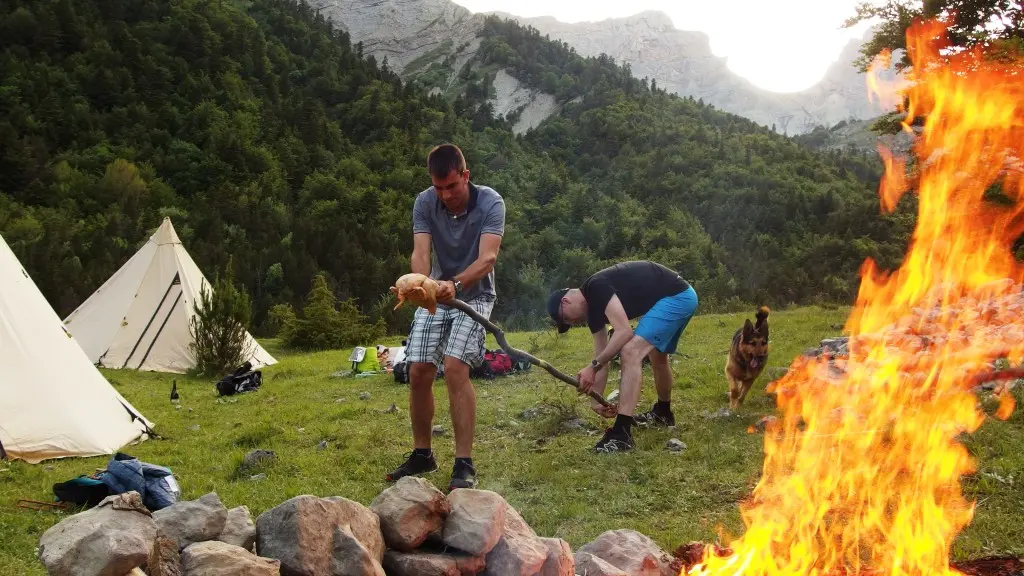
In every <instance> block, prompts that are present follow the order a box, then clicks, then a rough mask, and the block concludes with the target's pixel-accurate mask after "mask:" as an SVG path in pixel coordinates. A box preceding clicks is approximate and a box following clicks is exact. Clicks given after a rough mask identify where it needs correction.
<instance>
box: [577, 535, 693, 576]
mask: <svg viewBox="0 0 1024 576" xmlns="http://www.w3.org/2000/svg"><path fill="white" fill-rule="evenodd" d="M580 552H587V553H590V554H593V555H594V556H597V557H598V558H600V559H602V560H604V561H605V562H607V563H609V564H611V565H612V566H614V567H616V568H618V569H619V570H622V571H623V572H625V573H626V574H628V575H629V576H677V573H676V572H675V571H673V569H672V556H670V555H669V554H667V553H666V552H665V551H664V550H662V549H661V548H660V547H659V546H658V545H657V544H655V543H654V540H651V539H650V538H649V537H647V536H645V535H643V534H641V533H639V532H636V531H635V530H608V531H607V532H604V533H603V534H601V535H600V536H598V537H597V539H595V540H594V541H593V542H590V543H589V544H586V545H585V546H583V547H582V548H580V549H579V550H578V551H577V555H576V560H577V561H579V553H580ZM578 570H579V568H578V567H577V571H578Z"/></svg>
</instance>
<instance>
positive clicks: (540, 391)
mask: <svg viewBox="0 0 1024 576" xmlns="http://www.w3.org/2000/svg"><path fill="white" fill-rule="evenodd" d="M752 313H753V310H751V312H750V313H748V314H723V315H704V316H699V317H697V318H694V320H693V321H692V322H691V323H690V326H689V328H688V329H687V331H686V333H685V334H684V335H683V338H682V340H681V343H680V350H679V354H677V355H676V356H674V358H673V360H672V362H673V371H674V374H675V388H674V395H673V404H674V410H675V413H676V423H677V428H676V429H675V430H671V431H668V430H643V431H641V432H639V433H638V435H637V442H638V450H636V451H635V452H634V453H631V454H613V455H596V454H593V453H591V452H589V449H590V448H591V447H592V445H593V444H594V443H595V442H596V441H597V440H598V439H599V437H600V433H601V432H602V431H603V427H604V426H605V425H607V423H608V421H602V419H601V418H599V417H598V416H597V415H595V414H594V413H593V412H591V411H590V409H589V407H588V401H587V400H586V399H585V398H581V397H579V396H577V395H576V393H575V391H574V390H572V389H571V388H570V387H568V386H566V385H565V384H562V383H560V382H558V381H556V380H555V379H554V378H552V377H550V376H549V375H548V374H547V373H546V372H544V371H543V370H539V369H536V368H535V369H533V370H532V371H531V372H529V373H527V374H525V375H520V376H514V377H506V378H498V379H495V380H481V381H477V382H476V389H477V398H478V403H479V405H478V418H477V435H476V446H475V453H474V460H475V462H476V464H477V469H478V473H479V480H480V486H479V487H480V488H484V489H488V490H494V491H496V492H498V493H500V494H501V495H502V496H504V497H505V498H506V499H507V500H508V501H509V502H510V503H511V504H512V505H513V506H515V507H516V508H517V509H518V510H519V511H520V512H521V513H522V515H523V517H524V518H525V519H526V520H527V522H529V523H530V524H531V525H532V526H533V527H534V528H535V529H536V530H537V532H538V533H540V534H541V535H543V536H556V537H560V538H564V539H565V540H567V541H568V542H569V543H570V544H571V545H572V546H573V549H576V548H577V547H579V546H581V545H583V544H585V543H586V542H588V541H590V540H592V539H593V538H595V537H596V536H597V535H599V534H600V533H601V532H603V531H605V530H608V529H614V528H631V529H635V530H638V531H640V532H643V533H644V534H647V535H649V536H651V537H652V538H654V539H655V541H657V542H658V543H659V544H660V545H661V546H662V547H663V548H665V549H666V550H668V551H671V550H673V549H674V548H675V547H676V546H677V545H679V544H680V543H683V542H688V541H690V540H704V541H713V540H715V538H716V532H717V528H718V527H719V526H721V527H722V528H724V529H725V531H726V532H728V533H730V534H739V533H742V530H743V526H742V523H741V521H740V516H739V509H738V504H739V502H740V501H741V500H742V499H743V498H745V497H746V496H747V495H749V494H750V491H751V489H752V488H753V486H754V485H755V484H756V482H757V479H758V476H759V473H760V467H761V463H762V458H763V453H762V437H761V436H760V435H759V434H748V433H747V431H746V430H747V427H748V426H749V425H751V424H754V423H756V422H757V421H758V420H759V419H760V418H761V417H762V416H764V415H766V414H771V413H772V412H773V410H774V402H773V400H772V398H771V397H770V396H767V395H765V394H764V386H765V384H766V383H767V381H768V377H767V375H762V377H761V380H759V381H758V383H756V384H755V387H754V389H753V390H752V391H751V393H750V395H749V396H748V398H747V403H746V405H745V406H744V407H743V408H741V409H740V410H739V411H738V413H736V414H733V415H731V416H725V417H722V416H717V417H716V416H714V413H716V412H717V411H719V410H720V409H721V408H722V407H725V406H727V397H726V389H727V388H726V383H725V379H724V376H723V374H722V369H723V365H724V361H725V355H726V350H727V346H728V342H729V339H730V338H731V336H732V333H733V331H734V330H735V329H736V328H737V327H738V326H740V325H741V324H742V322H743V319H744V318H745V317H748V316H752ZM846 313H847V310H845V309H838V310H830V309H822V308H800V309H796V310H792V311H779V312H775V313H773V314H772V316H771V319H770V323H771V330H772V341H773V349H772V355H771V357H770V359H769V368H768V371H770V370H771V369H772V368H776V367H786V366H787V365H788V364H789V363H790V361H791V359H792V358H793V357H794V356H796V355H798V354H799V353H800V352H802V351H803V350H805V349H806V348H808V347H811V346H814V345H816V344H817V343H818V341H819V340H820V339H822V338H825V337H829V336H833V335H837V334H839V332H840V329H839V328H840V326H841V324H842V323H843V321H844V319H845V314H846ZM509 340H510V342H511V343H512V345H513V346H517V347H520V348H523V349H525V350H529V351H531V352H533V353H534V354H536V355H537V356H540V357H541V358H544V359H545V360H548V361H549V362H551V363H552V364H554V365H555V366H557V367H559V368H561V369H562V370H563V371H565V372H567V373H572V374H575V373H576V371H577V370H578V369H579V368H581V367H582V366H584V365H585V364H586V362H588V361H589V359H590V357H591V344H590V341H589V336H588V335H587V334H586V330H581V329H577V330H573V331H571V332H569V333H568V334H567V335H564V336H562V337H556V335H555V334H554V332H553V331H548V332H543V333H519V334H512V335H510V336H509ZM392 341H394V339H393V340H392ZM381 343H384V342H381ZM275 344H276V343H275V342H272V341H271V342H267V343H266V344H265V345H266V346H267V347H268V348H269V349H270V350H271V353H273V354H275V355H276V357H277V358H278V360H279V361H280V362H279V364H277V365H275V366H271V367H269V368H266V369H265V370H264V384H263V387H262V389H260V390H259V391H257V392H255V393H249V394H243V395H240V396H234V397H230V398H227V399H218V397H217V395H216V391H215V390H214V387H213V384H212V382H209V381H194V380H187V379H184V378H181V377H177V382H178V389H179V391H180V394H181V400H180V406H181V408H180V409H176V408H175V406H174V405H173V404H171V402H170V401H169V398H168V395H169V392H170V388H171V379H172V376H171V375H163V374H140V373H132V372H127V371H106V372H105V374H106V375H107V377H108V379H109V380H110V381H111V382H112V383H113V384H114V385H115V386H116V387H117V388H118V390H120V391H121V393H122V394H123V395H124V396H125V397H126V398H128V400H129V401H131V402H132V403H133V404H134V405H135V406H136V407H137V408H138V409H139V410H141V411H142V413H143V414H145V415H146V417H147V418H149V419H150V420H152V421H154V422H155V423H156V430H157V431H158V432H159V433H160V434H161V435H162V436H163V437H164V438H163V439H160V440H150V441H147V442H144V443H141V444H139V445H135V446H127V447H125V448H124V449H123V451H124V452H127V453H129V454H132V455H134V456H137V457H138V458H140V459H142V460H144V461H147V462H152V463H155V464H161V465H165V466H169V467H170V468H172V469H173V470H174V472H175V474H176V475H177V477H178V479H179V481H180V483H181V485H182V489H183V491H184V494H183V497H184V498H187V499H194V498H198V497H199V496H201V495H203V494H204V493H207V492H210V491H216V492H217V493H218V494H219V495H220V498H221V499H222V500H223V502H224V503H225V505H227V506H228V507H232V506H237V505H240V504H246V505H248V506H249V508H250V510H251V511H252V513H253V517H254V518H255V516H256V515H258V514H260V513H261V512H263V511H265V510H267V509H268V508H270V507H272V506H274V505H276V504H278V503H280V502H282V501H284V500H286V499H288V498H291V497H293V496H296V495H299V494H314V495H318V496H332V495H340V496H344V497H347V498H351V499H353V500H357V501H359V502H362V503H364V504H369V502H370V501H371V500H372V499H373V498H374V497H375V496H376V495H377V494H378V493H379V492H380V491H381V490H383V489H384V488H385V487H386V484H385V483H384V481H383V476H384V474H385V472H387V471H388V470H390V469H391V468H393V467H394V466H395V465H397V464H398V463H399V462H400V461H401V460H402V458H403V455H404V454H405V453H406V452H408V451H409V450H410V443H411V436H410V425H409V413H408V406H407V389H406V386H405V385H402V384H399V383H396V382H394V380H393V379H392V378H391V376H390V375H380V376H374V377H371V378H358V379H357V378H332V377H331V376H330V375H331V374H332V373H334V372H336V371H339V370H343V369H346V368H347V362H346V359H347V358H348V354H349V351H348V350H343V351H334V352H324V353H316V354H301V355H297V354H289V353H287V352H285V351H282V350H279V349H276V348H275ZM495 346H496V345H495V344H494V341H493V339H491V338H488V347H491V348H493V347H495ZM766 373H767V371H766ZM617 381H618V374H617V372H613V374H612V375H611V376H610V377H609V387H608V390H607V391H611V390H613V389H614V388H615V387H616V386H617ZM1021 388H1024V387H1020V386H1018V387H1017V388H1016V389H1015V391H1014V393H1015V394H1016V395H1017V402H1018V405H1019V406H1020V405H1024V394H1022V392H1024V391H1022V390H1021ZM364 391H365V392H369V394H370V398H369V399H368V400H361V399H360V393H361V392H364ZM435 395H436V405H437V415H436V418H435V423H436V424H440V425H442V426H444V427H445V429H446V430H447V431H448V432H447V434H446V435H445V436H442V437H436V438H435V443H434V448H435V451H436V452H437V454H438V463H439V466H440V469H439V470H438V471H437V472H435V473H433V474H431V475H429V476H428V479H429V480H431V481H432V482H433V483H434V485H436V486H438V487H439V488H444V487H445V486H446V485H447V482H448V478H449V474H450V470H451V463H452V452H453V446H452V442H453V438H452V436H451V420H450V418H449V416H448V400H447V395H446V392H445V387H444V382H443V381H441V380H438V381H437V382H436V385H435ZM653 399H654V392H653V380H652V378H651V375H650V372H649V371H645V377H644V391H643V397H642V400H641V409H644V410H645V409H647V408H648V407H649V406H650V403H651V402H652V401H653ZM391 404H395V405H396V406H397V407H398V408H399V409H400V411H399V412H397V413H388V412H387V409H388V407H389V406H390V405H391ZM528 408H538V409H539V410H538V412H539V415H538V416H536V417H534V418H527V417H524V416H523V412H524V410H526V409H528ZM986 409H987V410H988V411H989V413H991V411H992V405H991V403H990V402H987V403H986ZM577 418H578V419H582V420H583V422H584V423H585V424H584V426H583V427H582V428H580V427H577V428H573V427H566V426H563V424H564V423H565V422H567V421H571V420H573V419H577ZM673 437H675V438H679V439H680V440H682V441H683V442H685V443H686V446H687V448H686V450H685V451H683V452H681V453H670V452H667V451H666V450H665V443H666V441H667V440H668V439H670V438H673ZM323 440H326V441H327V448H326V449H318V447H317V445H318V444H319V443H320V442H321V441H323ZM966 442H967V445H968V448H969V450H970V451H971V453H972V454H973V455H974V456H975V458H976V459H977V465H978V468H979V471H978V473H977V474H976V475H974V476H972V477H971V478H967V479H965V480H964V487H965V490H966V492H967V494H968V498H969V499H971V500H973V501H975V502H976V503H977V509H976V512H975V518H974V522H973V523H972V524H971V525H970V526H969V527H968V528H967V529H966V530H965V531H964V532H963V533H961V535H960V536H959V538H958V539H957V541H956V543H955V547H954V552H953V554H954V557H955V558H956V559H967V558H975V557H981V556H990V555H1000V554H1016V555H1024V490H1022V489H1021V484H1022V483H1024V473H1022V472H1024V416H1021V410H1020V409H1019V408H1018V410H1016V411H1015V413H1014V414H1013V415H1012V416H1011V418H1010V419H1009V420H1007V421H999V420H995V419H993V418H989V419H986V421H985V423H984V424H983V425H982V427H981V429H980V430H978V431H977V432H976V433H975V434H974V435H972V436H971V437H970V438H968V439H967V440H966ZM254 448H266V449H270V450H274V451H276V452H277V456H278V458H277V461H276V462H275V463H273V464H272V465H269V466H268V467H266V468H264V469H261V470H257V471H256V472H263V473H265V474H266V476H267V477H266V479H265V480H262V481H253V480H251V479H250V477H249V475H245V476H241V477H238V476H236V469H237V466H238V464H239V463H240V462H241V460H242V457H243V456H244V455H245V453H246V452H248V451H249V450H252V449H254ZM107 460H108V458H107V457H97V458H89V459H81V458H79V459H65V460H57V461H50V462H44V463H41V464H37V465H28V464H25V463H23V462H20V461H18V462H10V463H8V462H2V463H0V574H26V575H29V574H31V575H35V574H39V575H42V574H45V571H44V569H43V566H42V564H41V563H39V562H38V560H37V559H36V557H35V548H36V545H37V544H38V541H39V537H40V535H41V534H42V533H43V531H44V530H46V529H47V528H48V527H50V526H52V525H53V524H54V523H56V522H58V521H60V519H61V518H62V517H63V516H62V515H61V514H60V513H56V512H40V511H33V510H26V509H22V508H17V507H16V506H15V504H16V502H17V500H18V499H33V500H44V501H50V500H52V499H53V493H52V491H51V487H52V485H53V484H54V483H55V482H60V481H64V480H67V479H69V478H73V477H75V476H77V475H79V474H88V473H93V472H95V471H96V470H97V469H102V468H104V467H105V466H106V463H107ZM254 473H255V472H254Z"/></svg>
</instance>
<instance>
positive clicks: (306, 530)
mask: <svg viewBox="0 0 1024 576" xmlns="http://www.w3.org/2000/svg"><path fill="white" fill-rule="evenodd" d="M342 526H348V527H349V532H350V533H351V534H352V535H353V536H354V537H355V538H356V540H358V541H359V542H360V543H361V544H362V545H363V547H365V548H366V550H367V552H368V553H369V554H370V556H371V557H372V558H374V559H375V560H377V561H378V562H380V560H381V559H383V557H384V537H383V536H382V535H381V532H380V521H379V519H378V518H377V515H376V514H374V513H373V511H372V510H370V509H369V508H367V507H365V506H363V505H362V504H359V503H358V502H353V501H352V500H348V499H346V498H341V497H338V496H335V497H331V498H318V497H316V496H311V495H308V494H306V495H302V496H295V497H294V498H291V499H289V500H286V501H284V502H282V503H281V504H278V505H277V506H275V507H273V508H271V509H270V510H267V511H266V512H264V513H263V514H260V516H259V517H258V518H257V519H256V550H257V551H258V552H259V555H260V556H265V557H267V558H277V559H278V560H280V561H281V574H282V575H283V576H319V575H321V574H328V573H329V571H330V568H331V562H332V558H333V556H334V541H335V540H334V533H335V529H336V528H339V527H342Z"/></svg>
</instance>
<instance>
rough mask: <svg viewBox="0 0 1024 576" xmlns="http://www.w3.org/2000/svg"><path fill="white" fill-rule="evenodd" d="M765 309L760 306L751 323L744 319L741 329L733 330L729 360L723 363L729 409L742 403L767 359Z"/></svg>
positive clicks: (766, 316)
mask: <svg viewBox="0 0 1024 576" xmlns="http://www.w3.org/2000/svg"><path fill="white" fill-rule="evenodd" d="M769 312H771V311H770V310H768V307H767V306H761V307H760V308H759V309H758V310H757V314H756V315H755V318H756V319H757V322H755V323H754V324H751V323H750V318H747V320H746V322H744V324H743V327H742V328H739V329H737V330H736V333H735V334H733V337H732V345H731V346H730V347H729V358H728V360H726V363H725V377H726V378H728V379H729V408H731V409H733V410H735V409H736V408H739V406H740V405H741V404H743V399H744V398H746V396H747V392H748V391H750V386H751V385H752V384H753V383H754V380H756V379H757V377H758V376H760V375H761V371H762V370H764V365H765V363H766V361H767V360H768V313H769Z"/></svg>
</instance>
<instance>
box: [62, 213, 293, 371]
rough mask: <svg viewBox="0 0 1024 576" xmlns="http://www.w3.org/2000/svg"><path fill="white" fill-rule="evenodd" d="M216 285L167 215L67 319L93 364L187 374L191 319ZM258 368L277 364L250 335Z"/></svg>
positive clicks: (250, 347)
mask: <svg viewBox="0 0 1024 576" xmlns="http://www.w3.org/2000/svg"><path fill="white" fill-rule="evenodd" d="M201 289H202V290H211V291H212V290H213V286H212V285H211V284H210V282H209V281H208V280H207V279H206V278H205V277H204V276H203V273H202V272H200V271H199V267H198V266H196V263H195V262H194V261H193V260H192V257H191V256H189V254H188V252H187V251H185V247H184V246H182V244H181V240H179V239H178V234H177V233H175V231H174V227H173V226H172V225H171V220H170V219H169V218H164V221H163V223H161V224H160V228H158V229H157V231H156V232H155V233H153V235H152V236H151V237H150V238H149V241H148V242H146V244H145V246H143V247H142V248H140V249H139V251H138V252H136V253H135V255H134V256H132V257H131V258H130V259H129V260H128V262H126V263H125V264H124V265H123V266H121V268H120V269H119V270H118V271H117V272H115V273H114V275H113V276H111V277H110V278H109V279H107V281H106V282H104V283H103V285H102V286H100V287H99V289H97V290H96V292H94V293H93V294H92V296H90V297H89V298H88V299H87V300H86V301H85V302H83V303H82V304H81V305H80V306H79V307H78V309H76V310H75V311H74V312H72V313H71V314H70V315H69V316H68V317H67V318H66V319H65V320H64V324H65V325H66V326H67V329H68V330H69V331H70V332H71V334H73V335H74V337H75V339H77V340H78V342H79V344H80V345H81V346H82V349H83V350H85V353H86V355H87V356H88V357H89V359H90V360H92V361H93V363H95V364H98V365H100V366H103V367H105V368H132V369H136V370H148V371H154V372H173V373H179V374H180V373H184V372H186V371H188V369H190V368H192V367H193V366H194V365H195V358H194V356H193V354H192V352H191V350H189V343H191V341H192V335H191V333H190V332H189V321H190V319H191V318H192V316H193V315H194V314H195V311H194V303H195V302H196V301H197V300H198V299H199V295H200V290H201ZM246 337H247V339H248V343H247V346H246V347H247V349H248V350H251V351H252V358H251V359H250V360H249V361H250V362H252V365H253V367H254V368H257V367H260V366H267V365H270V364H276V363H277V360H275V359H274V357H273V356H271V355H270V354H268V353H267V351H266V350H264V349H263V347H262V346H260V345H259V344H258V343H257V342H256V340H255V339H254V338H253V337H252V335H250V334H248V333H247V334H246Z"/></svg>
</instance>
